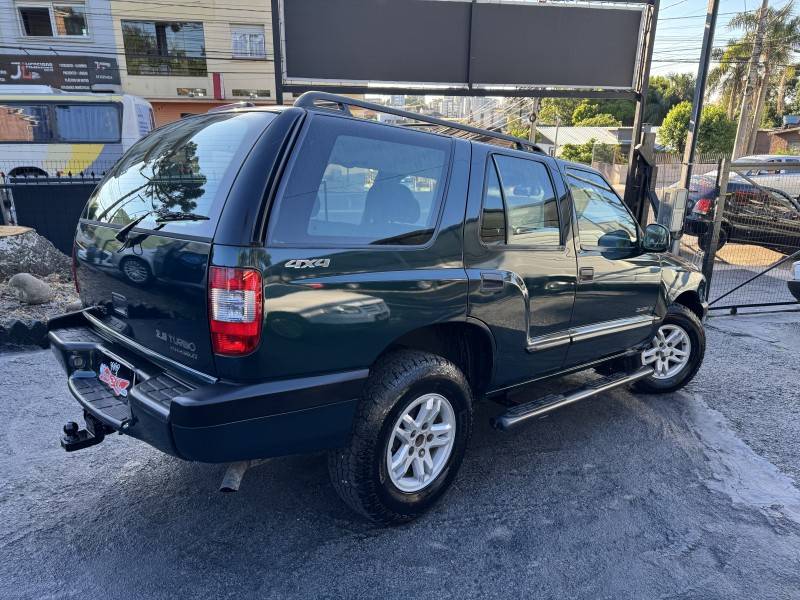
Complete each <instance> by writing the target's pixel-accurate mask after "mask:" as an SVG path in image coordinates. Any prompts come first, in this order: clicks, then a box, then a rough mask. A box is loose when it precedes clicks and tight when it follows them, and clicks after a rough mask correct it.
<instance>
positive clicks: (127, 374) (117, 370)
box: [94, 351, 136, 399]
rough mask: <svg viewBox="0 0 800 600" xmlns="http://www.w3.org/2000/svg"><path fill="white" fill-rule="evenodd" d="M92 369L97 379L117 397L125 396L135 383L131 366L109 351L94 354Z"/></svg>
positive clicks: (134, 375)
mask: <svg viewBox="0 0 800 600" xmlns="http://www.w3.org/2000/svg"><path fill="white" fill-rule="evenodd" d="M94 371H95V373H97V379H98V380H99V381H100V382H101V383H102V384H103V385H105V387H106V388H108V390H109V391H110V392H111V393H112V394H113V395H114V396H116V397H117V398H120V399H122V398H127V397H128V393H129V392H130V390H131V388H132V387H133V386H134V385H135V383H136V382H135V378H136V374H135V372H134V370H133V367H132V366H131V365H130V364H128V363H126V362H125V361H124V360H122V359H120V358H119V357H118V356H115V355H113V354H111V353H109V352H102V351H101V352H97V353H96V354H95V365H94Z"/></svg>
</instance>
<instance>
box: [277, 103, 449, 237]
mask: <svg viewBox="0 0 800 600" xmlns="http://www.w3.org/2000/svg"><path fill="white" fill-rule="evenodd" d="M451 144H452V142H451V141H450V140H448V139H446V138H443V137H439V136H431V135H427V134H423V133H419V132H416V131H402V130H398V129H397V128H395V127H384V126H382V125H377V124H373V123H361V122H353V121H351V120H348V119H331V118H327V117H316V118H315V120H314V122H313V123H312V125H311V128H310V130H309V132H308V134H307V135H306V137H305V140H304V142H303V146H302V148H301V150H300V151H299V152H298V153H297V157H298V158H297V161H296V163H295V164H294V165H293V167H292V169H291V173H290V174H289V179H288V182H287V185H286V189H285V190H284V191H283V193H282V194H281V196H280V198H279V200H278V204H277V206H276V207H275V209H274V210H275V214H274V216H273V217H271V218H270V233H269V240H270V243H271V244H277V245H281V244H291V245H302V246H310V247H314V246H318V245H325V246H345V247H352V246H363V245H418V244H425V243H426V242H428V241H429V240H430V239H431V237H432V236H433V232H434V229H435V227H436V222H437V220H438V217H439V207H440V206H441V198H442V192H443V183H444V180H445V174H446V170H447V166H448V164H449V157H450V147H451Z"/></svg>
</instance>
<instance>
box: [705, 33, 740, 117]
mask: <svg viewBox="0 0 800 600" xmlns="http://www.w3.org/2000/svg"><path fill="white" fill-rule="evenodd" d="M712 58H713V59H714V61H716V62H719V66H718V67H715V68H713V69H712V70H711V72H710V73H709V74H708V92H709V93H711V92H718V93H719V94H720V96H721V100H722V106H724V107H725V112H726V113H727V114H728V118H730V119H733V118H735V117H736V113H737V112H738V110H739V105H738V103H739V102H740V101H741V98H742V92H743V91H744V81H745V78H746V77H747V60H748V58H750V50H749V48H748V47H747V43H746V42H745V41H744V40H730V41H729V42H728V44H727V46H726V47H725V48H724V49H723V48H717V49H715V50H714V51H713V54H712Z"/></svg>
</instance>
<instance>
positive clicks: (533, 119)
mask: <svg viewBox="0 0 800 600" xmlns="http://www.w3.org/2000/svg"><path fill="white" fill-rule="evenodd" d="M541 104H542V99H541V98H534V99H533V100H531V114H530V117H529V120H530V125H531V128H530V130H529V131H528V140H530V141H531V142H534V143H535V142H536V123H537V121H538V120H539V107H540V106H541Z"/></svg>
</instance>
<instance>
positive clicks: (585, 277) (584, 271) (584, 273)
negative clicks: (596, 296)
mask: <svg viewBox="0 0 800 600" xmlns="http://www.w3.org/2000/svg"><path fill="white" fill-rule="evenodd" d="M592 279H594V267H581V268H580V269H578V281H591V280H592Z"/></svg>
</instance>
